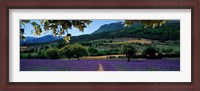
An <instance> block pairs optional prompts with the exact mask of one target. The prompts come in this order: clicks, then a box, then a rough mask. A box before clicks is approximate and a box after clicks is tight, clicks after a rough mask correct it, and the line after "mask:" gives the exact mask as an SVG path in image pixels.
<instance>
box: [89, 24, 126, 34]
mask: <svg viewBox="0 0 200 91" xmlns="http://www.w3.org/2000/svg"><path fill="white" fill-rule="evenodd" d="M123 28H124V25H123V24H122V22H117V23H110V24H105V25H102V26H101V27H100V28H99V29H98V30H96V31H95V32H93V33H92V34H96V33H101V32H108V31H114V30H119V29H123Z"/></svg>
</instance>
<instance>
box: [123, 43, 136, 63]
mask: <svg viewBox="0 0 200 91" xmlns="http://www.w3.org/2000/svg"><path fill="white" fill-rule="evenodd" d="M136 52H137V50H136V49H135V47H134V46H132V45H131V44H125V45H124V48H123V53H124V54H126V57H127V58H128V60H127V61H128V62H130V58H131V57H133V56H134V55H135V53H136Z"/></svg>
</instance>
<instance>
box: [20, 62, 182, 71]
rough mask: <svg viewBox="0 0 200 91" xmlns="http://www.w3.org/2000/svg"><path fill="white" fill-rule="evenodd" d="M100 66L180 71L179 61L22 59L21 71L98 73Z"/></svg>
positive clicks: (114, 69) (119, 69)
mask: <svg viewBox="0 0 200 91" xmlns="http://www.w3.org/2000/svg"><path fill="white" fill-rule="evenodd" d="M99 64H101V65H102V67H103V70H104V71H179V70H180V60H179V59H166V60H161V59H159V60H154V59H152V60H150V59H148V60H147V59H143V60H133V61H132V62H125V60H123V59H120V60H119V59H118V60H107V59H105V60H86V59H83V60H81V61H77V60H71V61H68V60H60V59H56V60H50V59H21V60H20V71H97V70H98V66H99Z"/></svg>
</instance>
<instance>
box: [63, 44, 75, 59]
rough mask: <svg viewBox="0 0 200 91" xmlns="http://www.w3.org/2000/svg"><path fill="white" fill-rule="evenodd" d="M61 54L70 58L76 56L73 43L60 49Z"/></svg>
mask: <svg viewBox="0 0 200 91" xmlns="http://www.w3.org/2000/svg"><path fill="white" fill-rule="evenodd" d="M60 55H61V56H64V57H66V58H68V59H69V60H70V58H72V57H73V56H74V50H73V46H72V45H66V46H64V47H63V48H61V49H60Z"/></svg>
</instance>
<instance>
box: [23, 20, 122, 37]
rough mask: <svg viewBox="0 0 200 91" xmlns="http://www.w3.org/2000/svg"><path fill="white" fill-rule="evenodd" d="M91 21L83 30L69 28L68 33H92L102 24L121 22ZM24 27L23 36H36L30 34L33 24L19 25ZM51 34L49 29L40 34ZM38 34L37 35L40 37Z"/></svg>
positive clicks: (75, 34)
mask: <svg viewBox="0 0 200 91" xmlns="http://www.w3.org/2000/svg"><path fill="white" fill-rule="evenodd" d="M31 21H35V22H37V23H38V24H39V20H31ZM92 21H93V22H92V23H91V25H90V26H88V27H87V28H85V29H84V32H81V31H79V30H78V29H75V28H72V29H69V30H68V31H69V33H71V34H72V36H77V35H82V34H90V33H93V32H94V31H96V30H97V29H99V27H100V26H102V25H104V24H110V23H115V22H121V21H122V20H92ZM21 26H22V27H23V28H24V30H25V31H24V32H25V34H24V36H26V37H27V36H31V37H37V36H34V35H33V34H31V31H32V30H34V28H33V26H32V25H31V24H30V23H27V24H26V25H25V27H24V26H23V25H21ZM49 34H52V33H51V31H50V32H48V33H44V32H43V34H42V35H41V36H45V35H49ZM41 36H39V37H41Z"/></svg>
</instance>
